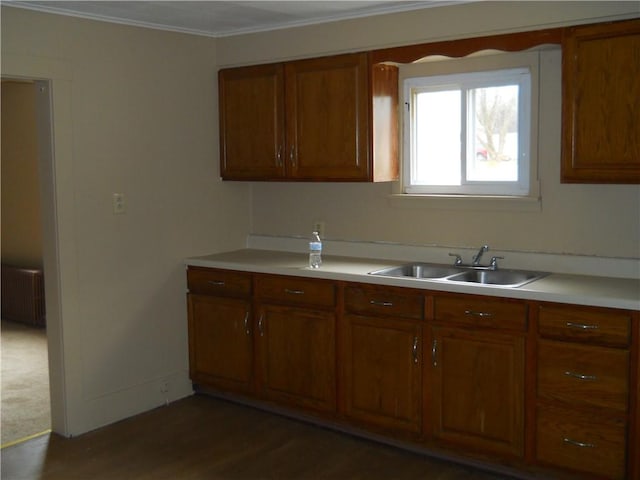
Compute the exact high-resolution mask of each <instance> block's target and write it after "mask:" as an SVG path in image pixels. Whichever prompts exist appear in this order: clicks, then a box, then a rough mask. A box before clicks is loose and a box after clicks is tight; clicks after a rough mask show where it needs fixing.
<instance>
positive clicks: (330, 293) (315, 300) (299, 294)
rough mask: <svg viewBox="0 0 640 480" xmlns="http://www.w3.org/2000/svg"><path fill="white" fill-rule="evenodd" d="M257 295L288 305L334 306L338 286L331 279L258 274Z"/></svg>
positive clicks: (261, 298) (260, 297)
mask: <svg viewBox="0 0 640 480" xmlns="http://www.w3.org/2000/svg"><path fill="white" fill-rule="evenodd" d="M255 287H256V297H257V298H258V299H259V300H270V301H274V302H282V303H286V304H287V305H310V306H319V307H333V306H335V304H336V287H335V284H334V283H333V282H331V281H326V280H315V279H306V278H300V277H286V276H256V283H255Z"/></svg>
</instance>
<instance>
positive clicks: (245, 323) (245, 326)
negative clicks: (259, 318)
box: [244, 310, 251, 335]
mask: <svg viewBox="0 0 640 480" xmlns="http://www.w3.org/2000/svg"><path fill="white" fill-rule="evenodd" d="M244 331H245V332H246V333H247V335H251V330H249V310H247V313H245V314H244Z"/></svg>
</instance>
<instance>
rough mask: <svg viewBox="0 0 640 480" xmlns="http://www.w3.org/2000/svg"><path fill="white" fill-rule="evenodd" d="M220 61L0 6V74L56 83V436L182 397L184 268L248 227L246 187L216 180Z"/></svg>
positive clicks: (172, 38) (52, 333)
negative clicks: (121, 208) (117, 205)
mask: <svg viewBox="0 0 640 480" xmlns="http://www.w3.org/2000/svg"><path fill="white" fill-rule="evenodd" d="M216 63H217V62H216V53H215V40H213V39H210V38H205V37H197V36H190V35H183V34H176V33H168V32H161V31H157V30H150V29H142V28H133V27H126V26H121V25H114V24H107V23H101V22H94V21H87V20H80V19H76V18H71V17H62V16H57V15H48V14H41V13H35V12H32V11H26V10H21V9H15V8H10V7H6V6H3V7H2V74H3V76H13V77H20V76H25V77H37V78H48V79H52V91H53V122H54V142H55V144H54V155H55V159H54V164H53V168H52V169H51V172H50V175H51V176H50V178H47V179H46V180H47V181H49V182H51V183H52V185H51V186H52V187H53V193H52V194H51V195H52V196H53V198H52V200H53V202H54V205H53V207H55V208H52V209H51V210H50V212H49V214H50V215H51V216H54V215H55V223H56V228H57V233H56V234H55V235H54V234H53V233H52V234H51V235H54V238H47V237H45V242H49V243H50V246H51V245H53V248H52V249H51V248H50V249H49V250H50V251H52V253H50V256H55V257H56V259H55V260H57V262H54V265H55V263H59V271H57V272H53V273H55V275H53V276H52V272H51V271H49V272H46V271H45V274H47V273H49V276H48V277H47V281H48V282H49V286H48V289H47V292H48V293H50V292H54V293H55V292H57V291H59V298H58V299H50V298H49V296H48V304H47V306H48V310H49V307H51V311H48V320H49V339H50V350H52V351H53V353H52V356H51V362H52V377H53V378H54V382H55V383H56V385H57V387H54V390H55V391H54V392H53V393H54V397H55V398H54V399H53V402H54V418H53V422H54V429H55V430H56V431H58V432H60V433H63V434H70V435H76V434H79V433H82V432H84V431H87V430H90V429H93V428H96V427H98V426H100V425H103V424H106V423H110V422H113V421H115V420H118V419H121V418H124V417H127V416H130V415H133V414H135V413H137V412H140V411H144V410H147V409H149V408H153V407H155V406H157V405H160V404H162V403H164V401H165V400H166V399H169V400H172V399H175V398H178V397H180V396H184V395H188V394H189V393H190V383H189V381H188V374H187V368H188V360H187V359H188V356H187V328H186V322H187V318H186V303H185V288H186V282H185V271H184V267H183V264H182V260H183V258H185V257H187V256H191V255H198V254H205V253H211V252H216V251H222V250H229V249H234V248H241V247H243V246H244V244H245V239H246V235H247V234H248V232H249V192H248V186H247V185H244V184H240V183H222V182H221V181H220V180H219V174H218V160H217V159H218V134H217V113H216V112H217V86H216V70H217V69H216ZM45 175H46V173H45ZM113 192H122V193H124V194H125V195H126V202H127V204H126V213H125V214H124V215H114V214H113V213H112V205H111V195H112V193H113ZM49 230H50V229H49ZM50 233H51V232H50ZM55 237H57V242H56V238H55ZM45 264H46V262H45ZM56 300H60V302H57V301H56ZM50 302H52V303H50ZM165 381H169V392H168V393H167V394H165V393H161V392H160V387H161V385H162V383H164V382H165Z"/></svg>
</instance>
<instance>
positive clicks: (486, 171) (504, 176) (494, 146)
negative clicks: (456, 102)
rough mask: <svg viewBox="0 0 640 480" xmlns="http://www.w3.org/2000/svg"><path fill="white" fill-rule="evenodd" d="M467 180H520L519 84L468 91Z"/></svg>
mask: <svg viewBox="0 0 640 480" xmlns="http://www.w3.org/2000/svg"><path fill="white" fill-rule="evenodd" d="M468 102H469V135H468V137H469V140H468V142H469V148H468V149H467V180H469V181H484V182H492V181H493V182H504V181H509V182H515V181H518V85H505V86H500V87H487V88H475V89H471V90H469V92H468Z"/></svg>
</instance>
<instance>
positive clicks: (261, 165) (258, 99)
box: [218, 64, 285, 180]
mask: <svg viewBox="0 0 640 480" xmlns="http://www.w3.org/2000/svg"><path fill="white" fill-rule="evenodd" d="M218 83H219V85H218V92H219V110H220V174H221V176H222V178H223V179H225V180H249V179H269V178H271V179H277V178H282V177H284V176H285V165H284V160H283V155H284V76H283V66H282V64H274V65H260V66H254V67H244V68H233V69H229V70H221V71H220V72H219V75H218Z"/></svg>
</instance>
